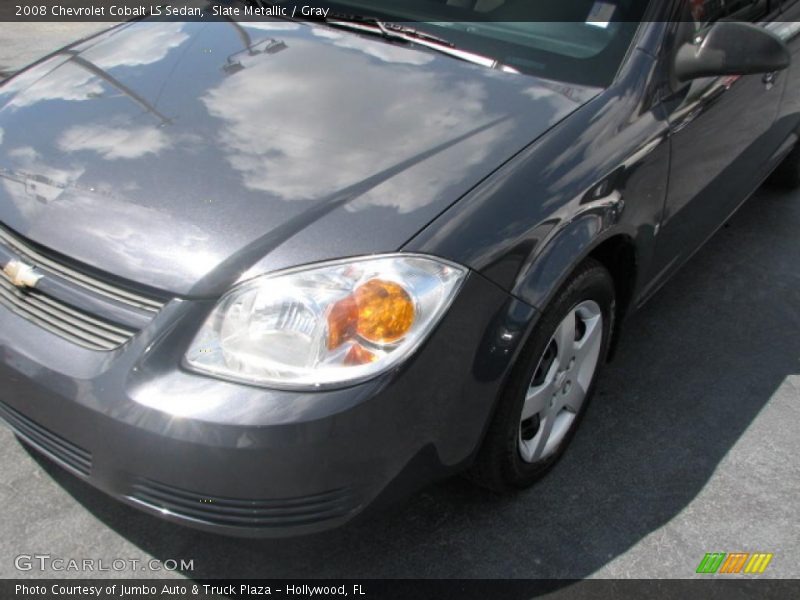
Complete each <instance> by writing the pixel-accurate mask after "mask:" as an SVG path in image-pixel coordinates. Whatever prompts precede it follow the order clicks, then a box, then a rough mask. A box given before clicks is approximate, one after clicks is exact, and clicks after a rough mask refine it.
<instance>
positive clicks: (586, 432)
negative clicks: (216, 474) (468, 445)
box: [0, 25, 800, 578]
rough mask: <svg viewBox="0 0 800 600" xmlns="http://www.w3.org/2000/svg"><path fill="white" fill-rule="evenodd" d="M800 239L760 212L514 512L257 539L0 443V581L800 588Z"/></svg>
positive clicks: (453, 483)
mask: <svg viewBox="0 0 800 600" xmlns="http://www.w3.org/2000/svg"><path fill="white" fill-rule="evenodd" d="M15 27H16V26H15ZM9 31H10V30H9V29H8V27H7V26H6V25H3V26H0V48H2V49H3V51H4V52H5V51H6V49H7V48H8V46H7V44H6V40H8V39H10V38H9V36H10V35H14V34H10V33H9ZM62 33H63V32H62ZM82 34H83V33H80V34H79V35H82ZM20 39H21V41H18V42H15V43H21V44H22V45H23V46H25V43H26V42H25V40H24V39H22V38H20ZM51 41H52V40H51ZM40 47H41V46H37V48H40ZM4 59H5V56H3V55H2V54H0V64H7V65H8V64H9V63H4V62H3V61H4ZM798 232H800V194H798V193H794V194H786V193H779V192H775V191H770V190H762V191H761V192H759V193H758V194H757V195H756V196H755V197H754V198H753V199H752V200H751V201H750V202H748V204H747V205H745V207H744V208H743V209H742V211H741V212H740V213H739V214H738V215H737V216H736V217H735V218H734V219H733V220H732V221H731V222H730V223H729V225H728V226H727V227H726V228H724V229H722V230H721V231H720V232H719V233H718V234H717V235H716V236H715V237H714V238H713V239H712V240H711V242H710V243H709V244H708V245H707V246H706V248H704V249H703V250H702V251H701V252H700V253H699V254H698V255H697V256H696V257H695V258H694V259H693V260H692V261H691V262H690V263H689V265H687V267H686V268H685V269H684V270H683V271H682V272H681V273H680V274H679V275H678V276H677V277H676V278H675V279H674V280H673V281H672V282H670V283H669V284H668V286H667V287H665V288H664V289H663V290H662V291H661V292H660V293H659V294H658V295H657V296H656V297H655V298H654V300H652V301H651V303H650V304H648V305H647V306H646V307H645V308H644V309H643V310H642V311H641V312H640V313H638V314H637V315H635V316H634V317H633V318H632V319H631V320H630V321H629V322H628V328H627V333H626V336H625V338H624V340H623V343H622V345H621V348H620V351H619V354H618V356H617V359H616V360H615V362H614V363H613V364H612V365H610V368H609V369H608V370H607V371H606V373H605V376H604V378H603V380H602V383H601V385H600V388H599V393H598V395H597V396H596V397H595V400H594V403H593V405H592V406H591V407H590V409H589V411H588V414H587V417H586V420H585V422H584V424H583V426H582V429H581V430H580V431H579V432H578V435H577V436H576V438H575V441H574V444H573V446H572V448H571V449H570V452H568V454H567V455H566V456H565V458H564V460H563V461H562V462H561V464H560V465H559V467H558V468H557V469H556V470H555V471H554V472H553V473H552V474H551V475H549V476H548V477H547V478H545V480H544V481H542V482H541V483H540V484H539V485H538V486H536V487H535V488H533V489H531V490H528V491H525V492H523V493H519V494H517V495H515V496H512V497H498V496H495V495H493V494H490V493H487V492H484V491H481V490H477V489H475V488H473V487H471V486H470V485H469V484H467V483H465V482H463V481H461V480H460V479H454V480H450V481H447V482H443V483H441V484H439V485H436V486H434V487H431V488H429V489H427V490H424V491H422V492H420V493H418V494H416V495H415V496H413V497H412V498H411V500H410V501H409V502H407V503H406V504H403V505H401V506H399V507H398V508H397V509H396V510H394V511H392V512H390V513H389V514H385V515H383V516H379V517H375V518H373V519H372V520H370V521H368V522H364V523H360V524H358V525H356V526H350V527H346V528H344V529H342V530H339V531H334V532H330V533H326V534H320V535H315V536H310V537H306V538H300V539H293V540H280V541H251V540H248V541H242V540H235V539H229V538H222V537H217V536H213V535H208V534H203V533H197V532H193V531H190V530H186V529H183V528H180V527H177V526H174V525H170V524H167V523H163V522H161V521H158V520H157V519H154V518H151V517H149V516H146V515H143V514H140V513H138V512H136V511H135V510H133V509H130V508H128V507H125V506H122V505H120V504H118V503H116V502H114V501H112V500H110V499H108V498H107V497H106V496H104V495H103V494H101V493H99V492H97V491H95V490H94V489H92V488H91V487H89V486H88V485H86V484H85V483H83V482H81V481H79V480H77V479H75V478H74V477H72V476H70V475H68V474H66V473H65V472H63V471H62V470H60V469H59V468H57V467H55V466H53V465H51V464H50V463H49V462H48V461H47V460H46V459H42V458H39V457H38V456H36V455H35V454H34V453H29V452H28V451H26V450H25V449H24V448H23V447H22V446H21V445H20V444H19V443H18V442H17V441H16V440H15V438H14V437H13V436H12V435H11V434H10V433H8V432H6V431H2V433H0V502H2V505H3V519H2V523H0V577H37V576H41V575H42V573H40V572H38V571H27V572H19V571H17V570H16V569H15V567H14V557H15V556H17V555H19V554H33V553H46V554H50V555H51V556H54V557H55V556H58V557H65V558H95V559H97V558H103V559H104V560H105V561H106V562H107V563H110V562H111V561H112V560H114V559H120V558H121V559H137V560H140V561H146V560H147V559H148V558H150V557H155V558H158V559H162V560H166V559H178V560H180V559H193V560H194V570H193V571H192V572H183V573H180V572H179V573H164V572H160V573H148V574H147V575H148V576H178V577H180V576H189V577H281V578H302V577H359V578H362V577H376V578H377V577H487V578H510V577H524V578H529V577H530V578H533V577H558V578H561V577H564V578H575V577H690V576H692V575H693V574H694V570H695V568H696V566H697V564H698V563H699V561H700V559H701V558H702V557H703V555H704V553H706V552H712V551H722V552H733V551H762V552H772V553H774V555H775V557H774V559H773V561H772V563H771V564H770V565H769V568H768V569H767V571H766V573H765V574H764V576H765V577H767V576H771V577H794V578H798V577H800V560H798V558H799V557H800V536H798V527H797V523H798V522H800V502H798V501H797V498H798V496H800V335H799V334H798V332H800V235H798ZM51 575H52V573H51ZM56 575H58V576H79V575H80V574H79V573H58V574H56ZM101 575H116V576H140V575H143V573H141V572H137V573H131V572H124V571H123V572H118V573H110V574H109V573H106V574H101Z"/></svg>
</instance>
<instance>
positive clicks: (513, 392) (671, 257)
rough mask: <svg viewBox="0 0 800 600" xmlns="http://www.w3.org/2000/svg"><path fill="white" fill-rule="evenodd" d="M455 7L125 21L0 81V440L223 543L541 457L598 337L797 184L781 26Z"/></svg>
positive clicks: (792, 102) (763, 17) (545, 462)
mask: <svg viewBox="0 0 800 600" xmlns="http://www.w3.org/2000/svg"><path fill="white" fill-rule="evenodd" d="M363 4H364V3H363V2H362V3H360V4H359V6H362V5H363ZM459 4H463V5H465V6H458V7H456V6H452V5H451V4H450V3H444V2H433V1H430V2H427V1H420V2H416V3H414V4H410V3H408V4H406V3H403V4H402V5H401V4H400V3H396V2H388V1H379V0H375V2H373V3H371V6H370V10H369V11H368V12H369V14H367V15H363V16H359V14H360V13H363V12H364V11H363V8H362V9H359V8H358V7H357V6H356V5H355V3H352V4H351V3H349V2H347V1H346V0H342V1H341V2H337V3H335V4H334V5H333V6H334V8H335V10H336V12H332V13H330V14H329V16H328V18H327V19H325V20H317V21H314V22H300V21H291V20H286V19H283V20H268V19H264V20H261V21H252V22H246V23H244V22H243V23H238V22H235V21H227V22H226V21H218V22H211V23H208V22H206V23H201V22H176V21H152V20H142V21H138V22H133V23H128V24H125V25H122V26H119V27H116V28H114V29H112V30H110V31H108V32H106V33H103V34H101V35H98V36H96V37H93V38H90V39H88V40H84V41H81V42H79V43H77V44H75V45H73V46H71V47H68V48H66V49H64V50H61V51H58V52H56V53H54V54H53V55H51V56H49V57H47V58H46V59H44V60H42V61H40V62H39V63H37V64H36V65H34V66H32V67H30V68H28V69H26V70H24V71H22V72H21V73H19V74H17V75H16V76H15V77H13V78H11V79H9V80H7V81H6V82H5V83H4V84H3V85H2V86H0V133H1V134H2V135H0V184H1V185H0V266H2V270H3V276H2V277H0V416H2V417H3V419H4V420H5V421H6V422H7V423H8V424H9V425H10V426H11V428H12V429H13V430H14V431H15V432H16V433H17V435H18V436H19V437H20V438H21V439H22V440H24V441H25V442H27V443H28V444H29V445H31V446H33V447H35V448H36V449H38V450H39V451H41V452H44V453H45V454H47V455H48V456H49V457H50V458H52V459H54V460H56V461H57V462H58V463H59V464H61V465H62V466H63V467H65V468H67V469H69V470H70V471H71V472H72V473H74V474H76V475H77V476H79V477H82V478H84V479H86V480H87V481H89V482H90V483H91V484H92V485H95V486H97V487H98V488H100V489H102V490H104V491H105V492H107V493H109V494H111V495H113V496H114V497H116V498H119V499H121V500H123V501H125V502H128V503H130V504H132V505H135V506H137V507H140V508H142V509H143V510H146V511H149V512H151V513H153V514H157V515H159V516H162V517H164V518H167V519H170V520H173V521H176V522H180V523H185V524H188V525H193V526H196V527H199V528H203V529H208V530H213V531H219V532H223V533H231V534H237V535H264V536H269V535H290V534H298V533H305V532H311V531H316V530H321V529H325V528H329V527H333V526H336V525H340V524H342V523H345V522H347V521H349V520H351V519H353V518H354V517H355V516H357V515H359V514H362V513H364V509H365V508H367V507H374V506H380V505H381V504H383V503H384V502H385V501H387V500H390V499H392V498H394V497H397V496H399V495H402V494H403V493H405V492H408V491H409V490H413V489H416V488H418V487H419V486H421V485H424V484H425V483H427V482H430V481H432V480H434V479H436V478H439V477H442V476H445V475H448V474H450V473H456V472H460V471H466V472H467V473H468V474H469V475H470V476H471V478H472V479H474V480H475V481H477V482H479V483H480V484H482V485H485V486H487V487H489V488H492V489H496V490H513V489H517V488H522V487H525V486H528V485H530V484H531V483H533V482H534V481H535V480H536V479H537V478H539V477H541V475H542V474H543V473H545V472H546V471H547V470H548V469H549V468H550V467H552V466H553V464H554V463H555V462H556V461H557V460H558V458H559V456H561V454H562V453H563V452H564V450H565V448H566V447H567V445H568V444H569V441H570V439H571V438H572V436H573V434H574V433H575V430H576V428H577V426H578V424H579V423H580V420H581V417H582V415H583V413H584V411H585V410H586V407H587V402H588V400H589V398H590V396H591V394H592V389H593V387H594V385H595V381H596V379H597V376H598V371H599V369H600V367H601V365H602V364H603V363H604V361H605V360H606V359H607V356H608V355H609V351H610V349H611V348H612V347H613V344H614V342H615V340H616V339H617V335H618V331H619V325H620V323H621V322H622V318H623V317H624V316H625V315H626V314H627V313H629V312H630V311H631V310H632V309H635V308H637V307H638V306H640V305H641V304H642V303H643V302H645V301H646V300H647V299H648V297H650V296H651V295H652V294H653V293H654V292H655V290H657V289H658V287H659V286H660V285H661V284H662V283H663V282H664V281H665V280H666V279H667V278H668V277H669V276H670V275H671V274H673V273H674V272H675V270H676V269H677V268H678V267H680V266H681V265H682V264H683V263H684V262H685V261H686V260H687V259H688V258H689V257H690V256H691V255H692V253H693V252H694V251H695V250H696V249H697V248H699V247H700V245H701V244H702V243H703V242H704V241H705V240H706V239H707V238H708V237H709V236H710V235H711V234H713V232H714V231H715V230H716V229H717V228H718V227H719V226H720V225H721V224H723V222H724V221H725V220H726V219H727V218H728V217H729V216H730V215H731V213H732V212H733V211H735V210H736V209H737V208H738V207H739V206H740V205H741V204H742V202H744V201H745V200H746V199H747V197H748V196H749V195H750V194H751V193H752V192H753V191H754V190H755V189H756V188H757V187H758V186H759V184H760V183H761V182H762V181H763V180H764V179H766V178H767V177H768V176H770V175H772V177H773V178H774V179H775V180H776V181H779V182H782V183H784V184H788V185H797V184H798V183H800V150H798V149H797V148H796V144H797V141H798V133H797V132H798V125H800V95H798V90H799V89H800V70H798V66H797V61H793V60H792V55H793V54H795V53H797V52H798V48H800V42H798V37H797V36H798V32H799V28H797V27H796V26H795V23H793V22H791V19H792V17H793V16H794V17H795V18H796V17H800V6H798V5H794V4H792V3H791V2H776V1H771V2H759V3H739V4H741V5H742V6H743V7H744V8H741V7H740V8H739V9H735V7H734V5H736V6H738V4H737V3H730V6H731V8H730V9H727V8H725V6H726V5H723V4H721V3H718V2H714V1H711V0H709V1H707V2H704V1H700V2H698V1H696V0H695V1H691V2H690V1H689V0H667V1H660V2H652V3H649V4H648V3H646V2H636V1H633V0H616V1H614V0H609V2H605V3H602V4H603V15H596V14H594V12H596V7H594V4H593V3H591V2H583V1H576V2H562V1H559V2H555V1H553V2H536V3H532V2H527V1H522V0H505V1H502V0H500V1H496V2H475V3H469V2H465V3H459ZM798 4H800V3H798ZM593 11H594V12H593ZM726 11H727V12H726ZM730 11H735V12H730ZM412 24H413V25H412Z"/></svg>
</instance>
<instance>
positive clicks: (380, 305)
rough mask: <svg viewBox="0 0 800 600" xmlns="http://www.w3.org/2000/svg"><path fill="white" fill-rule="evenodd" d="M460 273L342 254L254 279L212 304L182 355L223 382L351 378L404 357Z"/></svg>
mask: <svg viewBox="0 0 800 600" xmlns="http://www.w3.org/2000/svg"><path fill="white" fill-rule="evenodd" d="M465 276H466V269H464V268H463V267H460V266H458V265H455V264H453V263H450V262H446V261H443V260H440V259H434V258H430V257H423V256H416V255H403V254H398V255H387V256H375V257H363V258H356V259H346V260H340V261H335V262H329V263H324V264H317V265H312V266H309V267H302V268H298V269H292V270H291V271H283V272H280V273H275V274H270V275H265V276H262V277H258V278H256V279H253V280H251V281H248V282H246V283H243V284H241V285H239V286H237V287H236V288H234V289H233V290H231V291H230V292H229V293H228V294H226V295H225V296H224V297H223V298H222V299H221V300H220V302H219V304H217V306H216V308H215V309H214V311H213V312H212V313H211V315H210V316H209V317H208V319H207V320H206V322H205V323H204V324H203V327H202V328H201V330H200V332H199V333H198V335H197V337H196V338H195V339H194V342H192V345H191V347H190V348H189V351H188V352H187V354H186V362H187V364H188V365H189V366H190V367H191V368H193V369H196V370H198V371H203V372H206V373H209V374H212V375H215V376H217V377H220V378H223V379H233V380H236V381H243V382H246V383H253V384H258V385H264V386H272V387H282V388H311V389H314V388H319V387H322V386H333V385H336V384H350V383H353V382H356V381H362V380H364V379H368V378H370V377H373V376H375V375H377V374H378V373H380V372H382V371H385V370H387V369H389V368H391V367H393V366H395V365H397V364H399V363H400V362H401V361H402V360H403V359H405V358H407V357H408V356H409V355H410V354H411V353H413V352H414V350H415V349H416V348H417V347H418V346H419V345H420V343H422V341H423V340H424V339H425V337H426V336H427V335H428V334H429V333H430V332H431V330H432V329H433V328H434V326H435V325H436V323H437V322H438V321H439V319H440V318H441V317H442V315H443V314H444V312H445V310H447V308H448V306H449V305H450V303H451V302H452V300H453V298H454V297H455V295H456V292H457V291H458V288H459V286H460V285H461V282H462V281H463V280H464V277H465Z"/></svg>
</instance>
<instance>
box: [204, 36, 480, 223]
mask: <svg viewBox="0 0 800 600" xmlns="http://www.w3.org/2000/svg"><path fill="white" fill-rule="evenodd" d="M328 33H331V32H326V33H325V34H323V35H325V36H326V37H327V35H328ZM332 33H335V32H332ZM315 35H318V34H316V33H315ZM348 38H352V40H348V41H346V42H343V45H336V44H334V45H332V46H330V50H328V51H327V52H325V53H319V52H318V51H316V50H317V48H318V47H316V46H313V45H311V44H309V43H308V42H307V41H305V40H303V39H302V38H292V40H291V42H290V51H288V52H284V53H281V54H279V55H275V56H270V55H258V56H250V57H247V56H245V57H243V58H242V63H243V65H244V66H245V69H246V73H238V74H235V75H232V76H230V77H228V78H225V79H223V80H222V81H221V82H220V83H219V84H218V85H217V86H215V87H213V88H211V89H210V90H209V91H208V92H207V93H206V94H205V95H204V96H203V97H202V98H201V100H202V102H203V103H204V104H205V106H206V108H207V109H208V111H209V113H210V114H211V115H213V116H214V117H217V118H219V119H221V120H222V121H223V122H224V126H223V127H221V128H220V131H219V134H218V135H219V143H220V146H221V148H222V149H223V151H224V154H225V157H226V159H227V161H228V162H229V164H230V165H231V166H232V167H233V168H234V169H235V170H236V171H238V172H239V173H241V176H242V177H243V179H244V183H245V185H246V186H247V187H248V188H250V189H253V190H260V191H264V192H270V193H272V194H275V195H276V196H278V197H280V198H282V199H285V200H288V199H315V198H319V197H322V196H324V195H326V194H328V193H330V192H331V190H337V189H342V188H344V187H347V186H349V185H352V184H354V183H356V182H358V181H361V180H363V179H365V178H366V177H367V176H369V175H372V174H374V173H377V172H380V171H382V170H384V169H388V168H390V167H392V166H393V165H396V164H398V163H400V162H402V161H403V160H406V159H408V158H409V157H412V156H414V155H416V154H419V153H420V149H421V148H425V147H427V148H433V147H435V146H437V145H439V144H441V143H443V142H446V141H447V140H448V139H453V138H455V137H457V136H459V135H463V134H464V133H465V132H467V131H469V130H470V129H472V128H475V127H478V126H480V125H481V124H484V123H486V122H487V121H489V120H491V118H492V115H490V114H486V111H485V108H484V100H485V98H486V91H485V88H484V85H483V83H482V82H480V81H475V80H471V81H470V80H463V79H450V80H448V79H447V78H444V77H437V76H436V75H435V74H434V73H433V72H431V71H427V70H421V69H416V68H413V66H412V65H414V64H418V62H419V61H420V60H423V61H425V62H427V61H428V60H429V59H430V58H431V57H430V56H429V55H428V54H427V53H424V52H419V51H416V50H412V49H408V48H403V47H399V46H398V47H395V46H388V45H386V44H378V43H375V42H371V41H365V40H362V39H360V38H357V37H356V36H352V35H351V36H348ZM377 48H380V49H381V51H380V52H378V53H377V54H378V56H376V50H375V49H377ZM365 49H367V50H368V51H366V50H365ZM342 53H348V56H347V58H348V60H342V56H341V54H342ZM387 62H388V63H391V68H387V66H386V64H385V63H387ZM398 78H402V81H403V86H402V88H401V87H399V86H398V85H397V81H398ZM367 88H368V89H369V93H368V94H367V93H364V92H365V89H367ZM376 124H379V125H376ZM312 171H313V173H314V176H313V177H309V176H308V174H309V172H312ZM409 209H413V206H412V207H409Z"/></svg>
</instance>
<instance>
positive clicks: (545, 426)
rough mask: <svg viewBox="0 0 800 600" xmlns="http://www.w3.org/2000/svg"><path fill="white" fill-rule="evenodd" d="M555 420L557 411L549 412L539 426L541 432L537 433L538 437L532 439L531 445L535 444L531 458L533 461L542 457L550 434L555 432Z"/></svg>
mask: <svg viewBox="0 0 800 600" xmlns="http://www.w3.org/2000/svg"><path fill="white" fill-rule="evenodd" d="M555 420H556V415H555V412H551V413H550V414H548V415H547V417H546V418H545V420H544V421H543V422H542V424H541V425H540V427H539V433H538V434H536V437H535V438H533V439H532V440H531V444H530V445H531V446H533V448H532V451H531V458H530V461H531V462H534V461H537V460H539V459H540V458H542V455H543V454H544V450H545V448H546V447H547V441H548V440H549V439H550V434H551V433H552V432H553V422H554V421H555Z"/></svg>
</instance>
